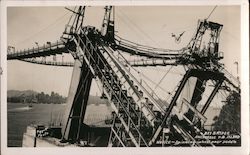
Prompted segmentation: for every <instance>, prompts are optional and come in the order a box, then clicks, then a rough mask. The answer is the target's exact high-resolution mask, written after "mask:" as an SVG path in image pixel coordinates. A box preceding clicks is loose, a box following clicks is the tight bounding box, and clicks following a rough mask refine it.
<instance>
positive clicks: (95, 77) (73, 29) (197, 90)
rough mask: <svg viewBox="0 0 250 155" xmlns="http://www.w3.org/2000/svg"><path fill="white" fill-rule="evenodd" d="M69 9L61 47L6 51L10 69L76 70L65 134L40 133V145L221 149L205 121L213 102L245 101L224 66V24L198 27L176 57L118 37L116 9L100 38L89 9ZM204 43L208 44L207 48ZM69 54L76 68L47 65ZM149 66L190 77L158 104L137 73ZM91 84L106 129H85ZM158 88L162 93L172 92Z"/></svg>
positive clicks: (60, 131) (69, 64)
mask: <svg viewBox="0 0 250 155" xmlns="http://www.w3.org/2000/svg"><path fill="white" fill-rule="evenodd" d="M66 9H67V10H68V11H70V12H72V16H71V18H70V20H69V22H68V23H67V24H66V26H65V30H64V32H63V34H62V36H61V38H60V40H58V41H56V42H54V43H52V42H48V43H47V44H45V45H43V46H37V47H33V48H30V49H24V50H16V49H15V48H14V47H8V53H7V60H9V61H10V60H21V61H25V62H30V63H35V64H40V65H52V66H64V67H73V73H72V80H71V85H70V88H69V96H68V98H67V106H66V109H65V116H66V117H65V118H64V119H63V123H62V126H61V127H59V128H50V129H46V130H45V128H42V127H36V134H35V135H34V136H35V137H37V135H38V133H43V132H44V133H48V134H39V136H40V137H42V138H44V139H46V137H48V135H49V137H50V138H53V140H55V139H56V140H55V141H56V145H58V146H65V145H78V146H111V147H152V146H156V147H162V146H173V144H171V143H167V142H171V141H175V142H176V141H179V142H183V143H182V144H181V145H180V146H216V143H215V142H213V141H212V140H211V139H210V138H209V137H208V136H207V135H206V134H205V131H207V130H206V129H205V128H204V125H205V123H206V121H207V118H206V116H205V114H206V112H207V110H208V108H209V107H210V105H211V104H212V103H213V102H218V101H217V100H216V99H215V96H216V95H217V94H219V93H220V91H223V92H225V93H224V94H230V93H231V92H235V93H237V94H239V95H240V91H241V90H240V82H239V79H238V78H235V77H234V76H232V75H231V74H230V73H229V72H228V71H227V70H226V69H225V68H224V64H223V63H221V60H222V59H223V53H222V52H220V51H219V47H220V46H219V45H220V33H221V31H222V28H223V25H222V24H220V23H216V22H213V21H209V20H208V19H209V18H206V19H202V20H199V21H198V25H197V28H196V31H195V32H194V36H193V37H192V38H191V39H190V41H189V43H188V44H187V46H185V47H183V48H181V49H179V50H170V49H162V48H157V47H150V46H146V45H141V44H138V43H135V42H132V41H129V40H126V39H123V38H121V37H120V36H119V35H117V34H116V33H115V18H114V14H115V13H114V7H113V6H105V7H104V9H105V13H104V18H103V22H102V26H101V29H100V30H99V29H98V28H96V27H94V26H85V25H84V19H85V16H87V15H86V14H85V10H86V9H88V8H87V7H86V6H78V7H75V8H74V9H72V10H71V9H69V8H66ZM183 34H184V33H182V35H183ZM207 34H208V35H207ZM205 35H207V36H209V39H207V43H206V45H205V46H203V44H204V36H205ZM180 37H181V36H180ZM180 37H179V39H180ZM178 41H179V40H178ZM64 53H68V54H71V55H72V57H73V58H74V62H65V61H57V60H56V59H55V60H54V61H47V60H46V57H50V56H58V55H62V54H64ZM126 55H129V56H131V57H132V59H131V58H130V59H128V58H127V56H126ZM149 66H150V67H157V66H162V67H167V66H171V67H170V69H171V68H174V67H180V66H181V67H183V68H184V69H185V74H184V75H183V77H182V79H181V80H180V81H179V83H178V85H177V86H176V87H175V89H174V90H173V91H172V92H168V94H169V96H170V99H169V101H166V100H164V99H162V98H161V97H159V95H158V94H157V93H156V92H155V91H154V88H152V87H151V86H150V85H149V84H147V82H145V81H144V80H142V79H140V78H138V77H140V76H141V73H140V72H139V71H138V70H137V69H136V68H137V67H145V69H147V67H149ZM146 76H147V75H146ZM168 76H170V75H168V74H166V75H165V76H164V78H168ZM190 80H192V81H194V84H193V86H192V91H191V92H190V93H191V95H190V97H189V98H187V97H185V96H184V95H183V94H184V92H185V91H186V89H190V88H187V87H189V81H190ZM92 81H95V82H96V83H97V85H98V87H99V89H100V91H101V92H102V98H105V99H106V100H107V101H108V103H109V104H110V105H111V107H112V110H113V112H112V120H111V121H110V125H109V126H108V127H107V126H103V127H98V128H97V127H91V126H88V124H84V123H83V122H84V118H85V113H86V110H87V102H88V98H89V93H90V88H91V84H92ZM156 85H157V86H158V87H161V88H162V89H164V87H168V86H167V85H166V86H165V85H164V86H159V85H160V83H158V84H156ZM205 92H206V93H205ZM208 93H209V94H208ZM93 135H97V136H93ZM96 137H99V138H103V139H104V141H105V143H100V144H99V143H95V142H97V140H96ZM48 139H49V138H48ZM185 142H186V143H185ZM37 144H38V142H36V144H35V145H33V146H38V145H37Z"/></svg>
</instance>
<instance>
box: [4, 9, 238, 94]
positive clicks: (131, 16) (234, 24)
mask: <svg viewBox="0 0 250 155" xmlns="http://www.w3.org/2000/svg"><path fill="white" fill-rule="evenodd" d="M213 7H214V6H195V7H191V6H189V7H184V6H178V7H176V6H169V7H166V6H158V7H149V6H148V7H125V6H123V7H116V8H115V21H116V23H115V24H116V25H115V26H116V27H115V28H116V31H117V34H118V35H119V36H121V37H123V38H126V39H128V40H131V41H135V42H138V43H141V44H144V45H149V46H155V47H161V48H168V49H180V48H182V47H184V46H186V45H187V44H188V42H189V41H190V40H191V37H192V36H193V34H194V32H195V30H196V26H197V22H198V19H204V18H206V17H207V16H208V15H209V13H210V12H211V10H212V9H213ZM103 13H104V10H103V8H102V7H88V8H87V11H86V14H85V17H86V18H85V21H84V22H85V25H95V26H96V27H98V28H100V27H101V22H102V18H103V15H104V14H103ZM69 16H70V13H69V11H66V10H65V9H64V8H63V7H9V8H8V10H7V27H8V30H7V37H8V38H7V40H8V45H11V46H14V47H15V48H16V49H24V48H32V47H33V46H35V42H38V43H39V44H41V45H42V44H43V43H46V42H47V41H51V42H53V41H56V40H58V39H59V38H60V36H61V35H62V32H63V30H64V27H65V24H66V23H67V22H68V19H69ZM209 20H210V21H214V22H218V23H221V24H223V25H224V27H223V29H222V32H221V38H220V51H222V52H224V60H223V61H222V62H224V63H225V66H226V67H227V68H228V71H229V72H231V73H232V74H233V75H235V76H236V66H235V65H234V64H233V63H234V62H235V61H238V62H240V7H239V6H218V7H217V8H216V10H215V11H214V12H213V14H212V15H211V17H210V18H209ZM183 31H186V32H185V34H184V35H183V37H182V41H181V43H180V44H176V43H175V41H174V39H173V38H172V37H171V33H176V34H178V33H181V32H183ZM7 65H8V90H10V89H16V90H28V89H32V90H35V91H39V92H40V91H44V92H46V93H50V92H51V91H55V92H58V93H60V94H62V95H64V96H67V93H68V89H69V83H70V79H71V72H72V68H64V67H52V66H42V65H35V64H30V63H25V62H20V61H8V64H7ZM168 68H169V67H165V68H163V67H157V68H147V69H145V68H143V69H141V70H143V72H144V73H145V74H147V75H148V77H149V78H151V79H153V80H154V81H155V82H157V81H159V80H160V79H161V77H162V76H163V75H164V74H165V72H166V70H168ZM239 68H240V65H239ZM146 70H147V71H146ZM181 71H182V70H181V69H179V68H177V69H176V72H177V73H178V72H181ZM172 74H173V76H172V77H171V78H168V79H166V80H165V81H164V82H163V83H162V86H165V85H166V86H169V84H170V83H171V86H170V88H171V89H172V88H173V86H174V85H176V84H177V83H178V81H179V79H180V78H181V76H179V77H178V78H177V76H176V73H174V72H172ZM174 79H177V80H174ZM171 81H176V82H171ZM96 93H98V94H99V92H98V91H97V89H96V86H95V85H94V86H93V89H92V91H91V94H92V95H95V94H96Z"/></svg>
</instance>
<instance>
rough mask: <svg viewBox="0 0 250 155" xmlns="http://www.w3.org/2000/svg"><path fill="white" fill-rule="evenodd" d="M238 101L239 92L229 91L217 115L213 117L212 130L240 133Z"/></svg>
mask: <svg viewBox="0 0 250 155" xmlns="http://www.w3.org/2000/svg"><path fill="white" fill-rule="evenodd" d="M240 103H241V98H240V94H239V93H237V92H235V91H233V92H231V93H230V95H229V96H228V97H227V99H226V104H225V105H224V106H223V107H222V109H221V112H220V114H219V116H218V117H217V116H216V117H215V118H214V120H215V122H214V124H213V126H214V130H220V131H231V132H237V133H240Z"/></svg>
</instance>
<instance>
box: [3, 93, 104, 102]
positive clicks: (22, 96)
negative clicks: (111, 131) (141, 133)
mask: <svg viewBox="0 0 250 155" xmlns="http://www.w3.org/2000/svg"><path fill="white" fill-rule="evenodd" d="M34 98H35V99H36V100H37V103H57V104H60V103H65V102H66V101H67V99H66V97H63V96H60V95H59V94H57V93H54V92H52V93H51V94H50V95H49V94H45V93H43V92H41V93H39V92H36V91H33V90H24V91H21V90H8V91H7V99H8V102H14V103H18V102H32V100H34ZM24 100H25V101H24ZM88 104H97V105H98V104H106V105H109V104H108V101H107V100H106V99H101V98H100V96H91V95H90V96H89V100H88Z"/></svg>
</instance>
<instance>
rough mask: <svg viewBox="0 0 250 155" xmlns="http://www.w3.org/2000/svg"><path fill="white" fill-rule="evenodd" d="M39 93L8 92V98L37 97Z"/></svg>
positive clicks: (24, 91) (29, 91)
mask: <svg viewBox="0 0 250 155" xmlns="http://www.w3.org/2000/svg"><path fill="white" fill-rule="evenodd" d="M37 94H38V92H35V91H33V90H23V91H21V90H8V91H7V97H8V98H9V97H21V96H34V95H37Z"/></svg>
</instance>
